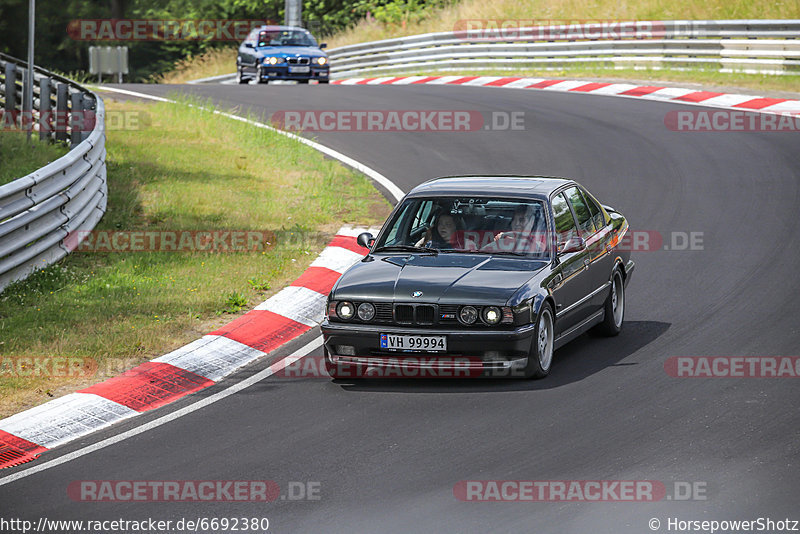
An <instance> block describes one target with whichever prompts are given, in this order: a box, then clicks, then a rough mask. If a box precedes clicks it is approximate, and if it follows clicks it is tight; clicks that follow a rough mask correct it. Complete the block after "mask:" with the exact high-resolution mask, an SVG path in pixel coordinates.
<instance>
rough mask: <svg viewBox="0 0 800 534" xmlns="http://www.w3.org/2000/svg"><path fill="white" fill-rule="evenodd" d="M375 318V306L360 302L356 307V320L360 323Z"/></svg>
mask: <svg viewBox="0 0 800 534" xmlns="http://www.w3.org/2000/svg"><path fill="white" fill-rule="evenodd" d="M373 317H375V306H373V305H372V304H370V303H369V302H362V303H361V304H359V306H358V318H359V319H361V320H362V321H371V320H372V318H373Z"/></svg>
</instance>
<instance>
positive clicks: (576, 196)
mask: <svg viewBox="0 0 800 534" xmlns="http://www.w3.org/2000/svg"><path fill="white" fill-rule="evenodd" d="M565 193H566V195H567V198H568V199H569V203H570V204H572V209H573V210H574V211H575V217H576V218H577V219H578V228H579V229H580V231H581V235H582V236H584V237H585V236H587V235H591V234H593V233H594V231H595V229H594V223H593V222H592V214H591V212H590V211H589V207H588V206H587V205H586V201H585V200H584V198H583V195H581V192H580V190H579V189H578V188H577V187H570V188H569V189H567V190H566V191H565Z"/></svg>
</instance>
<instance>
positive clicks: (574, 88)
mask: <svg viewBox="0 0 800 534" xmlns="http://www.w3.org/2000/svg"><path fill="white" fill-rule="evenodd" d="M331 83H332V84H336V85H418V84H430V85H464V86H471V87H505V88H510V89H540V90H543V91H560V92H568V93H586V94H594V95H606V96H619V97H627V98H640V99H643V100H658V101H662V102H675V103H680V104H688V105H701V106H709V107H716V108H725V109H738V110H747V111H759V112H765V113H790V114H795V115H796V114H799V113H800V100H792V99H788V98H766V97H760V96H753V95H741V94H733V93H717V92H713V91H698V90H697V89H686V88H681V87H665V86H661V85H634V84H630V83H602V82H587V81H585V80H550V79H546V78H519V77H502V76H399V77H398V76H383V77H380V78H347V79H342V80H333V81H332V82H331Z"/></svg>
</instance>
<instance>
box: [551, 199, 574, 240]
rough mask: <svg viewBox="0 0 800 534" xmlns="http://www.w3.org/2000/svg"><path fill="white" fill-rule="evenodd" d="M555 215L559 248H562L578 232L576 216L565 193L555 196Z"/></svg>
mask: <svg viewBox="0 0 800 534" xmlns="http://www.w3.org/2000/svg"><path fill="white" fill-rule="evenodd" d="M553 217H554V220H555V226H556V238H557V240H558V241H557V242H558V250H561V249H562V248H563V247H564V244H565V243H566V242H567V241H569V240H570V239H572V237H574V236H575V235H576V233H577V228H576V227H575V218H574V217H573V216H572V211H571V210H570V209H569V204H567V199H566V198H564V193H559V194H557V195H556V196H555V197H553Z"/></svg>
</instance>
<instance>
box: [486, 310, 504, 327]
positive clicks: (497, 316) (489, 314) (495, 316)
mask: <svg viewBox="0 0 800 534" xmlns="http://www.w3.org/2000/svg"><path fill="white" fill-rule="evenodd" d="M481 316H482V318H483V322H484V323H486V324H488V325H490V326H493V325H496V324H497V323H499V322H500V321H501V320H502V319H503V312H501V311H500V308H498V307H497V306H486V307H485V308H484V309H483V311H482V312H481Z"/></svg>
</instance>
